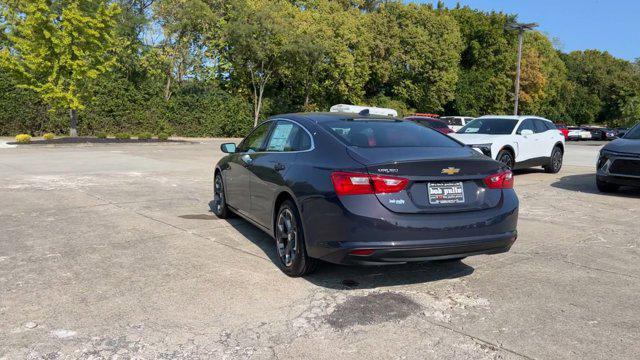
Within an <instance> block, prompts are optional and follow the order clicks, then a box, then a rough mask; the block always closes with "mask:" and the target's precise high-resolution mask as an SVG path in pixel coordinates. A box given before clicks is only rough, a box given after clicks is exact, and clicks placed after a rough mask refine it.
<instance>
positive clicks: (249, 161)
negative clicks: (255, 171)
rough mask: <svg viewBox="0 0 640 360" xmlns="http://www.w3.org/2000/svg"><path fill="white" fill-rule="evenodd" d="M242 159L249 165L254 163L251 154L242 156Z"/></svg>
mask: <svg viewBox="0 0 640 360" xmlns="http://www.w3.org/2000/svg"><path fill="white" fill-rule="evenodd" d="M240 159H242V161H243V162H244V163H245V164H247V165H251V163H252V162H253V159H252V158H251V156H249V154H244V155H242V157H240Z"/></svg>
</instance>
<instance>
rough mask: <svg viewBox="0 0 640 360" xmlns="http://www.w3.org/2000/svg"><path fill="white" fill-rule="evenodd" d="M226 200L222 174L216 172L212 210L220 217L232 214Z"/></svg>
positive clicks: (224, 217) (223, 217)
mask: <svg viewBox="0 0 640 360" xmlns="http://www.w3.org/2000/svg"><path fill="white" fill-rule="evenodd" d="M226 200H227V199H226V196H225V194H224V182H223V181H222V174H220V173H219V172H216V175H215V176H214V178H213V202H212V203H211V211H213V213H214V214H216V216H217V217H219V218H220V219H226V218H228V217H230V215H231V210H229V207H228V206H227V201H226Z"/></svg>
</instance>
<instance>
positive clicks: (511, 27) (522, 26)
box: [505, 23, 538, 115]
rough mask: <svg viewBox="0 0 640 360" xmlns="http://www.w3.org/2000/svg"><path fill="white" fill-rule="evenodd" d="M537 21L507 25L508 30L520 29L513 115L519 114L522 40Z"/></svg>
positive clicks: (535, 25)
mask: <svg viewBox="0 0 640 360" xmlns="http://www.w3.org/2000/svg"><path fill="white" fill-rule="evenodd" d="M537 26H538V24H536V23H528V24H524V23H512V24H508V25H507V26H505V29H507V30H518V62H517V64H516V96H515V98H516V99H515V104H514V105H513V115H518V100H519V98H520V63H521V62H522V40H523V38H524V32H525V31H527V30H532V29H533V28H535V27H537Z"/></svg>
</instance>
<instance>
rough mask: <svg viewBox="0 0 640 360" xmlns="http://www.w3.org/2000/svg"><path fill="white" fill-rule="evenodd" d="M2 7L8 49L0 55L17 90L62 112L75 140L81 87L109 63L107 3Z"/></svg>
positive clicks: (61, 0)
mask: <svg viewBox="0 0 640 360" xmlns="http://www.w3.org/2000/svg"><path fill="white" fill-rule="evenodd" d="M23 5H24V6H20V7H19V8H12V7H9V6H7V8H6V13H7V15H5V16H6V18H7V20H8V35H7V37H8V39H9V41H10V42H11V45H10V49H9V48H5V49H3V50H2V52H1V53H0V65H1V66H3V67H5V68H7V69H9V71H11V72H12V73H13V74H15V77H16V79H17V83H18V86H20V87H24V88H28V89H31V90H34V91H36V92H37V93H38V94H40V96H41V97H42V99H43V100H44V101H45V102H46V103H47V104H49V105H50V106H51V107H52V108H54V109H68V110H69V114H70V120H71V121H70V128H71V129H70V135H71V136H77V111H78V110H79V109H82V108H83V107H84V106H83V103H82V95H83V88H84V87H85V85H86V83H87V80H91V79H95V78H96V77H98V76H99V75H100V74H101V73H104V72H105V71H107V70H108V69H109V67H110V66H111V65H112V64H113V62H114V60H115V58H114V57H113V56H112V53H111V50H112V49H113V46H114V45H113V43H114V36H113V29H114V27H115V16H116V15H117V14H118V12H119V8H118V6H117V5H115V4H107V1H106V0H104V1H91V0H33V1H29V2H26V3H25V4H23Z"/></svg>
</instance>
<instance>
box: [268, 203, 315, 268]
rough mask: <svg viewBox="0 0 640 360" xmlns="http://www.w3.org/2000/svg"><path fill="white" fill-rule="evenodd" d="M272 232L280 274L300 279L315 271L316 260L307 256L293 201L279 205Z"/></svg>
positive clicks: (298, 216) (298, 217)
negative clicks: (274, 238) (273, 233)
mask: <svg viewBox="0 0 640 360" xmlns="http://www.w3.org/2000/svg"><path fill="white" fill-rule="evenodd" d="M274 232H275V236H276V254H277V255H278V259H279V260H280V269H282V272H284V273H285V274H287V275H289V276H291V277H300V276H304V275H308V274H310V273H312V272H313V271H315V270H316V268H317V266H318V260H317V259H314V258H311V257H309V255H307V249H306V243H305V239H304V231H303V229H302V222H301V221H300V215H299V212H298V208H297V207H296V205H295V204H294V203H293V201H291V200H285V201H284V202H283V203H282V205H280V209H279V210H278V214H277V216H276V222H275V231H274Z"/></svg>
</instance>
